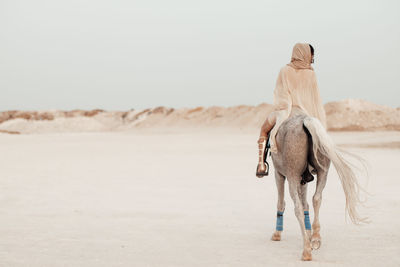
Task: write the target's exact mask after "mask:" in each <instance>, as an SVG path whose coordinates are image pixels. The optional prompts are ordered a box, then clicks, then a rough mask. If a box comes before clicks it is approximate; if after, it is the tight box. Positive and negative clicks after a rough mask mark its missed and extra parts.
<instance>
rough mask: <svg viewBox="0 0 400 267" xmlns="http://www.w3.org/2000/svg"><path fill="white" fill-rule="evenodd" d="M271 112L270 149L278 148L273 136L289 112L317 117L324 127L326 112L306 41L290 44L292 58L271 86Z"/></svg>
mask: <svg viewBox="0 0 400 267" xmlns="http://www.w3.org/2000/svg"><path fill="white" fill-rule="evenodd" d="M293 107H296V108H293ZM274 112H275V113H276V123H275V126H274V127H273V128H272V130H271V151H272V152H277V151H278V147H277V145H276V140H275V136H276V134H277V132H278V129H279V127H280V126H281V124H282V123H283V122H284V121H285V120H286V119H287V118H288V117H289V116H290V114H291V113H294V112H303V113H305V114H307V115H309V116H312V117H315V118H317V119H319V120H320V121H321V123H322V125H324V126H325V127H326V115H325V110H324V107H323V104H322V100H321V96H320V93H319V89H318V84H317V77H316V76H315V72H314V70H313V68H312V67H311V49H310V46H309V44H299V43H298V44H296V45H295V46H294V48H293V54H292V62H291V63H290V64H287V65H285V66H284V67H283V68H282V69H281V70H280V72H279V75H278V79H277V81H276V86H275V90H274Z"/></svg>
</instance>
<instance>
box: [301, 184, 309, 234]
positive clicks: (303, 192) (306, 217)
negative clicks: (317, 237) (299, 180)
mask: <svg viewBox="0 0 400 267" xmlns="http://www.w3.org/2000/svg"><path fill="white" fill-rule="evenodd" d="M300 199H301V203H302V205H303V210H304V225H305V227H306V232H307V236H308V238H309V239H310V240H311V224H310V212H309V206H308V202H307V184H305V185H300Z"/></svg>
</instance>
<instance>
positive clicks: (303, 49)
mask: <svg viewBox="0 0 400 267" xmlns="http://www.w3.org/2000/svg"><path fill="white" fill-rule="evenodd" d="M311 57H312V55H311V48H310V45H309V44H306V43H297V44H295V46H294V47H293V52H292V59H291V60H290V63H289V64H288V65H289V66H291V67H293V68H295V69H310V70H313V68H312V67H311Z"/></svg>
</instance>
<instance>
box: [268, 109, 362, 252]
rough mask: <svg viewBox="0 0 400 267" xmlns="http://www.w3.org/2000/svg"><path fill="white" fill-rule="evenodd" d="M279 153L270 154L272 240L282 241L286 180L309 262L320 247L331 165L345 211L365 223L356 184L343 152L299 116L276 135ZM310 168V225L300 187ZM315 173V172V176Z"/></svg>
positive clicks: (304, 194) (303, 189)
mask: <svg viewBox="0 0 400 267" xmlns="http://www.w3.org/2000/svg"><path fill="white" fill-rule="evenodd" d="M276 144H277V146H278V152H277V153H272V161H273V164H274V167H275V180H276V186H277V188H278V207H277V209H278V214H277V225H276V231H275V232H274V234H273V235H272V240H275V241H279V240H281V233H282V230H283V211H284V209H285V200H284V186H285V178H286V179H287V181H288V184H289V192H290V196H291V198H292V199H293V202H294V207H295V214H296V217H297V220H298V221H299V224H300V229H301V233H302V235H303V241H304V247H303V254H302V260H311V259H312V256H311V249H318V248H319V247H320V245H321V236H320V223H319V208H320V206H321V200H322V191H323V189H324V187H325V184H326V180H327V176H328V170H329V166H330V163H331V162H332V163H333V165H334V166H335V169H336V170H337V172H338V176H339V178H340V181H341V183H342V186H343V190H344V193H345V197H346V211H347V213H348V215H349V217H350V219H351V220H352V222H353V223H356V224H358V223H360V222H364V221H365V220H366V219H365V218H361V217H360V216H359V215H358V213H357V210H356V206H357V204H358V203H359V201H360V199H359V188H360V187H359V184H358V182H357V179H356V176H355V174H354V172H353V170H352V169H351V167H350V165H349V163H348V162H346V161H345V160H344V158H343V156H342V152H344V151H343V150H342V149H339V148H338V147H336V146H335V144H334V143H333V141H332V139H331V138H330V136H329V135H328V134H327V132H326V130H325V128H324V127H323V126H322V124H321V123H320V121H319V120H317V119H316V118H313V117H309V116H307V115H305V114H304V113H302V112H299V111H297V112H293V114H292V115H291V116H290V117H289V118H288V119H287V120H286V121H285V122H283V123H282V125H281V126H280V128H279V131H278V133H277V135H276ZM308 164H311V165H312V166H313V167H314V169H315V171H316V174H317V181H316V182H317V185H316V190H315V193H314V196H313V200H312V202H313V206H314V221H313V224H312V232H311V225H310V221H309V215H308V210H309V209H308V208H309V207H308V203H307V184H305V185H301V184H300V180H301V175H302V173H303V172H304V171H305V169H306V168H307V166H308ZM314 173H315V172H314Z"/></svg>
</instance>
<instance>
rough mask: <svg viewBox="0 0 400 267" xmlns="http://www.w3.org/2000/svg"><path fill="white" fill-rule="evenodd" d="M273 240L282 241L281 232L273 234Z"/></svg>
mask: <svg viewBox="0 0 400 267" xmlns="http://www.w3.org/2000/svg"><path fill="white" fill-rule="evenodd" d="M271 240H272V241H281V233H280V232H275V233H273V234H272V237H271Z"/></svg>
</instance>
